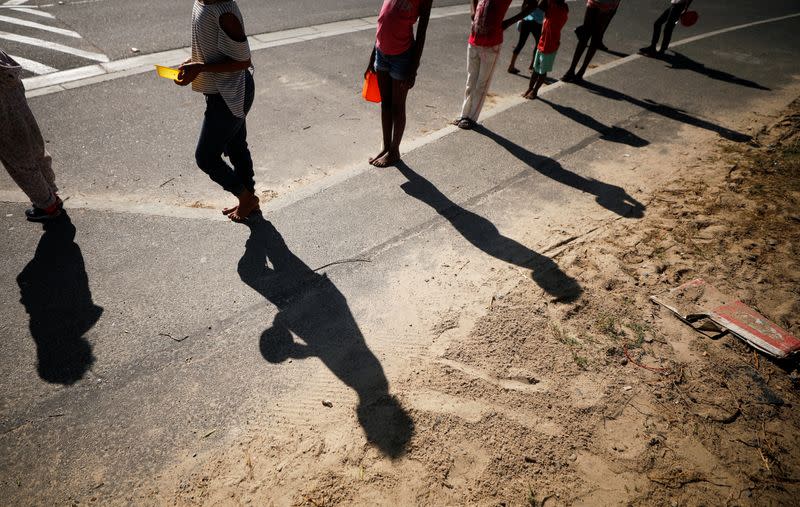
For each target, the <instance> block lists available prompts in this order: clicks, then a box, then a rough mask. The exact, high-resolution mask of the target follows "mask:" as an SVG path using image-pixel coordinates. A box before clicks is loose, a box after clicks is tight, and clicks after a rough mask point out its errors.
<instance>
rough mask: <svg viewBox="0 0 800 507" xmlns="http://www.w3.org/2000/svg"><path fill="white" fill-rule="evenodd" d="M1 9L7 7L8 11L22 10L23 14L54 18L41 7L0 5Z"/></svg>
mask: <svg viewBox="0 0 800 507" xmlns="http://www.w3.org/2000/svg"><path fill="white" fill-rule="evenodd" d="M3 9H8V10H10V11H16V12H23V13H25V14H31V15H33V16H41V17H43V18H47V19H56V17H55V16H53V15H52V14H50V13H49V12H45V11H43V10H41V9H37V8H34V7H7V6H5V5H0V11H2V10H3Z"/></svg>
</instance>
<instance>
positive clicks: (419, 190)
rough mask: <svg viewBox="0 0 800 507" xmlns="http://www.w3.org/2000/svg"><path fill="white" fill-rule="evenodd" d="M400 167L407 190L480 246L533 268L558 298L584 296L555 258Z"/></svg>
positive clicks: (539, 280) (537, 279)
mask: <svg viewBox="0 0 800 507" xmlns="http://www.w3.org/2000/svg"><path fill="white" fill-rule="evenodd" d="M396 167H397V169H398V170H399V171H400V173H402V174H403V176H405V177H406V178H407V179H408V181H407V182H405V183H403V184H402V186H401V188H402V189H403V191H404V192H405V193H406V194H408V195H410V196H411V197H414V198H416V199H418V200H420V201H421V202H423V203H425V204H427V205H428V206H430V207H431V208H433V209H434V210H435V211H436V212H437V213H438V214H439V215H441V216H442V217H443V218H444V219H446V220H447V221H448V222H450V224H451V225H452V226H453V228H454V229H455V230H456V231H458V233H459V234H461V236H463V237H464V239H466V240H467V241H469V242H470V243H471V244H472V245H474V246H475V247H476V248H478V249H479V250H481V251H483V252H485V253H487V254H489V255H491V256H492V257H494V258H496V259H499V260H501V261H503V262H507V263H509V264H514V265H516V266H520V267H523V268H525V269H529V270H530V271H531V277H532V278H533V280H534V281H535V282H536V283H537V284H538V285H539V287H541V288H542V289H543V290H544V291H545V292H547V293H548V294H549V295H551V296H553V297H554V298H555V300H557V301H561V302H565V303H568V302H573V301H575V300H576V299H578V297H579V296H580V295H581V292H582V291H583V289H581V287H580V285H579V284H578V282H577V281H576V280H575V279H574V278H572V277H570V276H569V275H567V274H566V273H564V272H563V271H562V270H561V268H559V266H558V264H556V263H555V262H554V261H553V260H552V259H551V258H549V257H547V256H544V255H542V254H539V253H537V252H534V251H533V250H531V249H530V248H528V247H526V246H524V245H522V244H520V243H518V242H517V241H514V240H513V239H511V238H508V237H506V236H503V235H502V234H500V231H499V230H498V229H497V227H496V226H495V225H494V224H493V223H492V222H490V221H489V220H487V219H486V218H484V217H482V216H480V215H478V214H477V213H473V212H472V211H469V210H467V209H465V208H463V207H461V206H459V205H458V204H456V203H454V202H453V201H451V200H450V199H449V198H448V197H447V196H446V195H444V194H443V193H442V192H441V191H440V190H439V189H438V188H436V186H435V185H434V184H433V183H431V182H430V181H428V180H426V179H425V178H423V177H422V176H420V175H419V174H417V173H416V172H415V171H414V170H413V169H411V168H410V167H409V166H408V165H406V164H405V163H404V162H402V161H401V162H398V163H397V164H396Z"/></svg>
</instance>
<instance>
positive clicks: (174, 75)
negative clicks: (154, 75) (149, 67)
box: [156, 65, 180, 81]
mask: <svg viewBox="0 0 800 507" xmlns="http://www.w3.org/2000/svg"><path fill="white" fill-rule="evenodd" d="M156 72H158V75H159V76H161V77H163V78H164V79H171V80H173V81H175V80H176V79H178V74H179V73H180V72H179V71H178V69H173V68H171V67H162V66H161V65H156Z"/></svg>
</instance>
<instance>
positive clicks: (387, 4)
mask: <svg viewBox="0 0 800 507" xmlns="http://www.w3.org/2000/svg"><path fill="white" fill-rule="evenodd" d="M420 1H421V0H384V2H383V7H381V13H380V15H379V16H378V33H377V36H376V38H377V46H378V49H380V50H381V53H383V54H385V55H390V56H394V55H399V54H403V53H405V52H406V51H408V49H409V48H410V47H411V45H412V44H414V23H416V22H417V19H418V18H419V4H420Z"/></svg>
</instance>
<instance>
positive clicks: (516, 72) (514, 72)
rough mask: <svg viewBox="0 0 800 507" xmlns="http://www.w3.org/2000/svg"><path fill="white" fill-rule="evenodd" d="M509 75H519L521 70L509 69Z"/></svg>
mask: <svg viewBox="0 0 800 507" xmlns="http://www.w3.org/2000/svg"><path fill="white" fill-rule="evenodd" d="M508 73H509V74H519V69H518V68H516V67H509V68H508Z"/></svg>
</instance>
